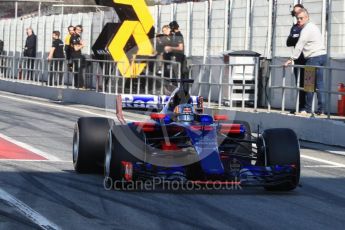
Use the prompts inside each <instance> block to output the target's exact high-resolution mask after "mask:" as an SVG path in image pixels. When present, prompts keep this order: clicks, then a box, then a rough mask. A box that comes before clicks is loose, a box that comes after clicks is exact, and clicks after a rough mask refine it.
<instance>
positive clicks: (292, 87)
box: [267, 65, 345, 119]
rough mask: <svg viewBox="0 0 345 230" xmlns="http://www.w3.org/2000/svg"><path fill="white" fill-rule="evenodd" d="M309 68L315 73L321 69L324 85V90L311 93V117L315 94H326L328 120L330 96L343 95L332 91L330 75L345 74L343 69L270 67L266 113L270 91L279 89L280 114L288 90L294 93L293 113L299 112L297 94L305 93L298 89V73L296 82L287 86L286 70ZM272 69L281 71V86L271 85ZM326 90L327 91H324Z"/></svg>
mask: <svg viewBox="0 0 345 230" xmlns="http://www.w3.org/2000/svg"><path fill="white" fill-rule="evenodd" d="M306 67H311V68H315V71H316V70H317V69H321V70H322V71H323V82H324V83H325V84H324V86H325V89H324V90H319V89H317V88H316V87H315V90H314V92H312V93H313V99H312V106H311V116H312V117H314V113H315V103H316V94H317V93H318V92H320V93H323V94H327V100H326V102H325V105H326V110H327V118H328V119H329V118H330V115H331V105H332V104H331V96H332V95H345V93H342V92H338V91H332V84H331V81H332V74H333V72H334V71H342V72H345V69H344V68H334V67H328V66H312V65H289V66H288V67H285V66H284V65H270V74H269V79H268V85H267V88H268V105H267V109H268V112H270V111H271V108H272V90H276V89H280V90H281V93H282V99H281V103H280V105H281V106H280V108H281V110H280V111H281V112H285V108H286V93H287V91H288V90H290V91H294V92H296V102H295V111H296V112H297V113H298V112H299V94H300V92H301V91H304V92H307V91H306V90H305V89H304V88H302V87H299V85H300V81H301V77H300V71H297V76H296V79H297V80H296V81H295V82H294V84H291V85H287V83H286V81H287V72H288V71H287V69H291V70H292V68H297V69H298V70H300V69H301V68H302V69H303V68H306ZM273 69H281V71H282V75H281V85H279V84H278V85H272V70H273ZM289 75H290V77H294V72H293V71H290V73H289ZM277 77H278V76H275V79H277ZM326 88H327V89H326Z"/></svg>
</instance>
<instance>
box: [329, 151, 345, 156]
mask: <svg viewBox="0 0 345 230" xmlns="http://www.w3.org/2000/svg"><path fill="white" fill-rule="evenodd" d="M326 151H327V152H330V153H334V154H338V155H343V156H345V151H335V150H326Z"/></svg>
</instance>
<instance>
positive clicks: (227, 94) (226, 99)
mask: <svg viewBox="0 0 345 230" xmlns="http://www.w3.org/2000/svg"><path fill="white" fill-rule="evenodd" d="M143 63H144V64H145V65H146V67H145V69H144V70H143V72H142V73H140V75H139V76H138V77H136V78H125V77H122V76H121V74H120V72H119V65H121V64H122V63H115V62H113V61H107V60H92V59H85V60H83V59H76V60H73V61H67V60H65V59H53V60H49V61H48V60H43V59H39V58H27V57H19V58H15V57H8V56H0V78H1V79H5V80H11V81H16V82H22V83H28V84H36V85H43V86H47V87H65V88H76V89H77V88H81V89H88V90H94V91H96V92H100V93H105V94H116V95H117V94H128V95H135V94H141V95H151V94H153V95H169V93H170V92H169V90H167V88H166V87H165V84H166V81H169V79H172V78H181V64H180V63H178V62H174V61H164V60H161V59H157V58H154V59H152V58H135V59H133V60H132V63H131V65H130V66H131V67H130V68H133V70H131V71H133V73H134V72H135V65H136V64H143ZM300 68H304V69H307V70H308V71H309V73H306V72H305V75H307V76H308V77H309V80H310V77H313V76H314V78H315V72H316V71H317V70H322V71H323V72H324V74H323V76H324V77H323V80H324V83H325V84H324V85H325V89H321V90H319V89H316V88H315V86H313V85H312V86H310V85H309V86H308V85H307V86H306V84H305V86H304V87H303V88H302V87H299V85H300V84H299V83H300V81H301V78H300V71H296V72H297V76H296V77H295V75H294V70H293V69H300ZM344 71H345V69H343V68H334V67H325V66H301V65H293V66H289V67H285V66H283V65H270V66H269V72H268V73H267V76H262V74H260V65H259V59H258V58H257V59H256V61H255V62H254V63H252V64H192V65H190V66H189V76H188V77H189V78H190V79H194V84H193V85H192V87H191V88H190V92H191V94H192V95H198V96H202V97H203V98H204V101H205V103H206V104H207V106H209V107H214V106H216V107H220V106H222V107H223V106H225V107H230V108H233V107H237V108H241V109H247V108H250V109H252V110H254V111H256V110H257V109H258V108H260V109H263V110H267V111H268V112H271V110H272V108H274V109H278V110H280V112H282V113H285V112H286V111H287V110H290V111H291V106H290V107H289V108H287V106H286V104H287V103H290V104H291V102H292V101H293V103H294V108H293V109H292V110H295V111H296V112H297V113H298V112H299V108H300V105H299V96H300V93H301V92H312V94H313V96H312V97H313V103H312V108H311V114H310V115H311V116H314V112H315V104H316V99H317V97H316V94H317V93H322V94H326V95H327V96H326V100H325V108H324V109H325V112H327V115H328V116H327V117H328V118H330V115H331V113H332V112H331V106H332V105H334V104H337V103H339V101H340V99H341V100H342V101H344V105H343V107H344V108H343V110H345V87H344V90H343V91H342V92H339V91H338V90H337V84H335V83H334V82H332V76H334V75H336V74H338V75H339V74H342V73H344ZM310 73H312V74H310ZM313 73H314V74H313ZM260 94H264V96H262V95H261V96H260ZM338 97H339V99H338ZM263 99H265V100H263ZM273 99H275V101H279V103H278V105H277V103H276V105H273V104H272V101H273ZM337 99H338V100H337ZM338 106H339V104H338ZM340 106H341V105H340ZM343 112H344V113H345V111H343ZM338 113H339V112H338ZM333 114H334V112H333ZM339 115H342V114H339ZM344 115H345V114H344Z"/></svg>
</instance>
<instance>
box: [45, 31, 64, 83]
mask: <svg viewBox="0 0 345 230" xmlns="http://www.w3.org/2000/svg"><path fill="white" fill-rule="evenodd" d="M52 39H53V42H52V47H51V48H50V51H49V55H48V61H49V65H50V70H51V71H52V74H51V75H50V82H49V83H50V85H52V83H53V81H54V80H55V81H56V80H57V78H58V81H57V82H59V85H61V83H62V77H63V73H62V71H63V64H64V63H63V60H61V59H64V58H65V54H64V44H63V42H62V41H61V39H60V31H53V35H52ZM52 59H60V60H52Z"/></svg>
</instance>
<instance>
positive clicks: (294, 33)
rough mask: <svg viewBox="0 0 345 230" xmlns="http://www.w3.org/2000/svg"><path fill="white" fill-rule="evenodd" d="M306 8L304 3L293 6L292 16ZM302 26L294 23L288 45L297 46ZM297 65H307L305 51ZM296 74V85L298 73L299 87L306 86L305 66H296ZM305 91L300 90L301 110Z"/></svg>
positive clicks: (287, 41)
mask: <svg viewBox="0 0 345 230" xmlns="http://www.w3.org/2000/svg"><path fill="white" fill-rule="evenodd" d="M301 9H304V6H303V5H302V4H296V5H295V6H294V7H293V10H292V11H291V16H293V17H296V15H297V13H298V12H299V11H300V10H301ZM302 28H303V27H301V26H299V25H298V24H297V23H296V24H293V25H292V27H291V29H290V34H289V36H288V38H287V40H286V46H288V47H295V46H296V44H297V42H298V39H299V37H300V34H301V31H302ZM294 63H295V65H305V64H306V59H305V58H304V56H303V53H301V55H300V56H299V58H298V59H297V60H295V61H294ZM294 74H295V80H296V85H297V83H298V82H297V81H298V74H300V81H299V85H297V86H299V87H302V88H303V87H304V68H295V69H294ZM305 97H306V95H305V92H304V91H300V92H299V110H300V111H301V110H304V107H305Z"/></svg>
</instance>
